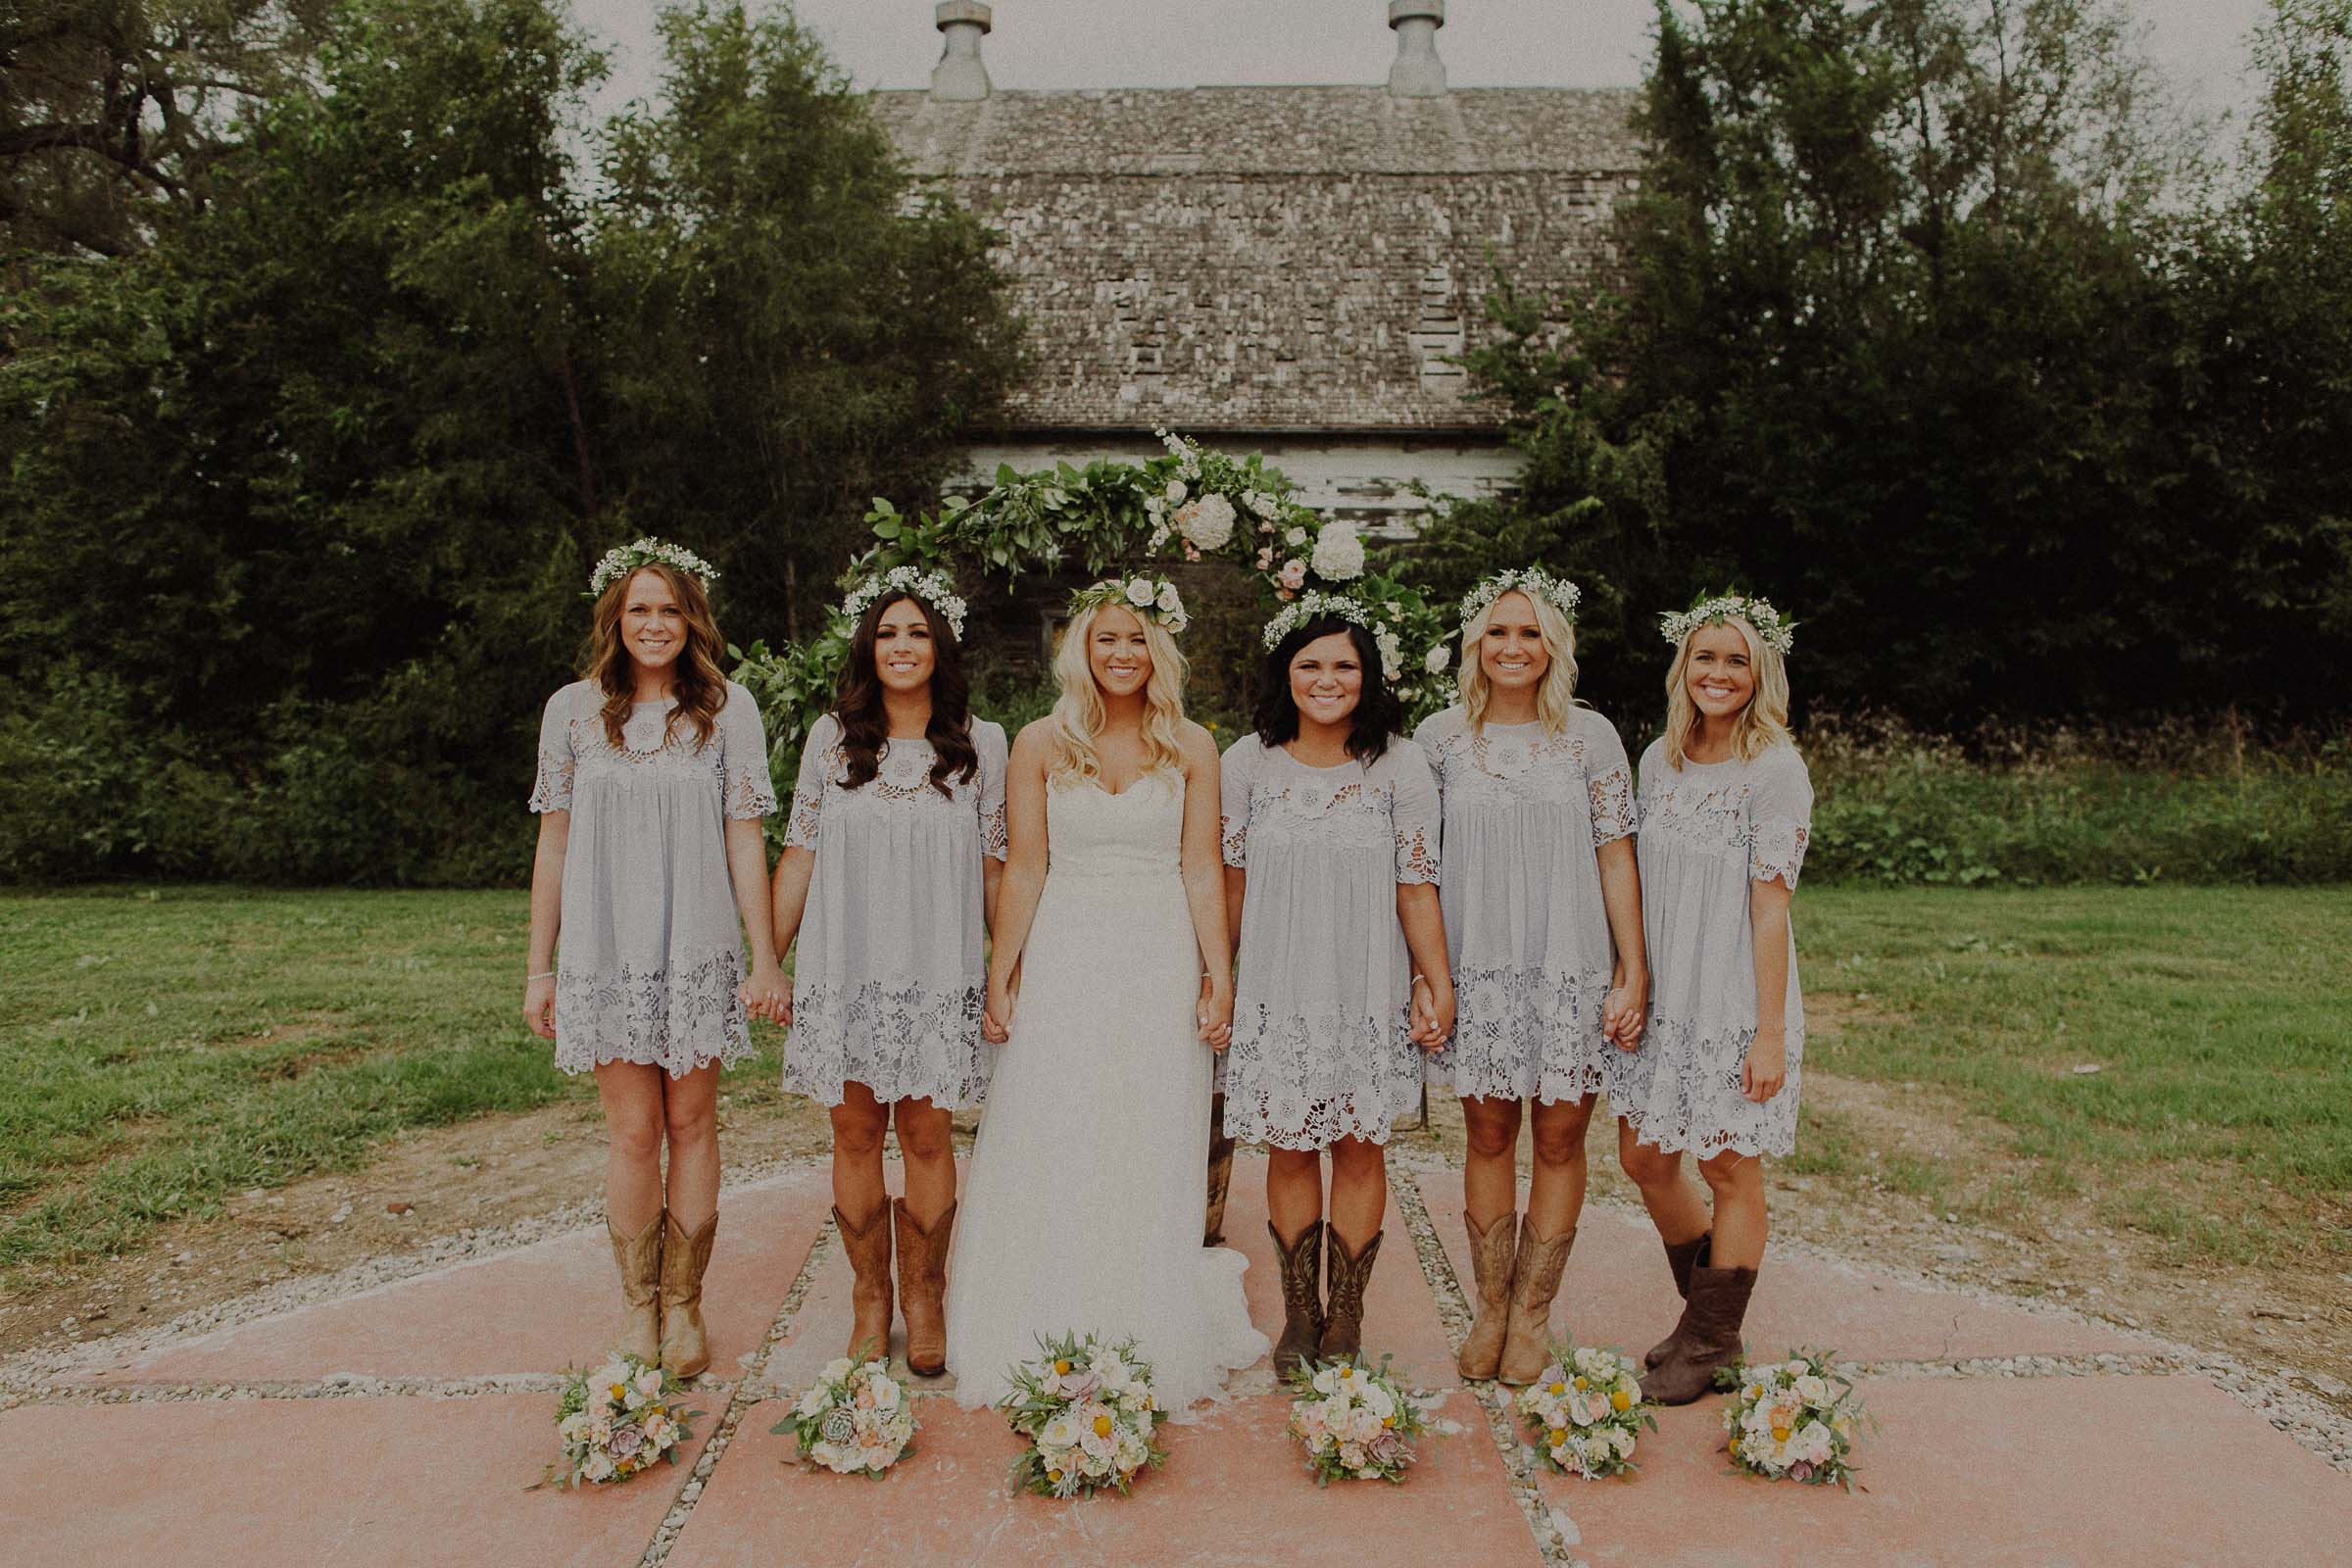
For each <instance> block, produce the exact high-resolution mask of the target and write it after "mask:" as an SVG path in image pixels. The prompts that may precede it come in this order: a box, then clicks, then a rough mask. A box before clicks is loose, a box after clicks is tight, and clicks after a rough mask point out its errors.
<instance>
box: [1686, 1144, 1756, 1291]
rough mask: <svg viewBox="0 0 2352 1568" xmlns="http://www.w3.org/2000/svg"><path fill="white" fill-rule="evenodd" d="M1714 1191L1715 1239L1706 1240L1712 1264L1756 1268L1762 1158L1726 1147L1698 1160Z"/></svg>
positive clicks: (1708, 1183) (1699, 1166)
mask: <svg viewBox="0 0 2352 1568" xmlns="http://www.w3.org/2000/svg"><path fill="white" fill-rule="evenodd" d="M1698 1173H1699V1174H1700V1175H1701V1176H1704V1177H1705V1178H1706V1179H1707V1186H1708V1188H1709V1189H1710V1190H1711V1191H1712V1192H1713V1193H1714V1194H1715V1240H1714V1241H1712V1242H1710V1243H1708V1244H1707V1250H1708V1251H1709V1253H1710V1254H1711V1257H1710V1262H1711V1263H1712V1265H1713V1266H1714V1267H1716V1268H1757V1267H1760V1266H1762V1264H1763V1262H1764V1238H1765V1234H1766V1231H1767V1230H1768V1229H1769V1227H1768V1225H1767V1223H1766V1220H1765V1215H1764V1161H1763V1160H1761V1159H1760V1158H1758V1157H1757V1156H1755V1155H1754V1154H1741V1153H1738V1152H1733V1151H1731V1150H1726V1151H1724V1152H1722V1153H1720V1154H1717V1155H1716V1156H1715V1157H1714V1158H1713V1159H1702V1160H1700V1161H1699V1162H1698Z"/></svg>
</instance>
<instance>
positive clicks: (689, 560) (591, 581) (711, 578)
mask: <svg viewBox="0 0 2352 1568" xmlns="http://www.w3.org/2000/svg"><path fill="white" fill-rule="evenodd" d="M639 566H675V567H676V568H677V569H678V570H680V571H683V572H690V573H692V574H693V575H694V576H696V577H698V578H700V579H701V580H702V584H703V588H704V590H705V591H706V592H708V591H709V589H710V587H711V584H712V583H714V582H716V581H718V568H717V567H716V566H713V565H711V563H709V562H708V561H705V560H704V559H703V558H702V557H700V556H698V555H696V554H695V553H694V552H693V551H691V550H689V549H687V548H686V547H685V546H683V545H673V544H671V543H669V542H668V541H667V540H665V539H657V538H655V537H653V536H652V535H651V534H648V535H647V536H646V537H644V538H643V539H640V540H638V541H637V542H636V543H635V544H628V545H615V546H614V547H613V548H612V549H611V550H608V551H606V552H605V555H604V559H603V560H601V561H599V562H598V563H597V564H596V569H595V570H594V571H592V572H590V573H589V574H588V597H589V598H591V599H594V598H595V597H596V596H597V595H599V594H601V593H603V592H604V591H605V590H606V589H607V588H609V587H611V586H612V585H613V583H615V582H618V581H619V580H620V579H622V578H623V577H626V576H627V575H628V574H629V573H630V572H632V571H635V570H636V569H637V568H638V567H639Z"/></svg>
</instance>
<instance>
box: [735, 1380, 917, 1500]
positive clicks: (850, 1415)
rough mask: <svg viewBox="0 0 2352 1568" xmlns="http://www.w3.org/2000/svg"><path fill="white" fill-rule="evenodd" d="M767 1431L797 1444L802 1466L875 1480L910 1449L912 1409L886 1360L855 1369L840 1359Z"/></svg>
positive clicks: (904, 1386)
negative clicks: (805, 1464) (799, 1449)
mask: <svg viewBox="0 0 2352 1568" xmlns="http://www.w3.org/2000/svg"><path fill="white" fill-rule="evenodd" d="M768 1431H769V1432H771V1433H773V1434H774V1435H776V1436H777V1437H782V1436H783V1435H784V1434H786V1433H788V1432H789V1433H791V1434H792V1435H793V1437H794V1438H796V1439H797V1440H799V1443H800V1448H801V1451H800V1456H801V1459H802V1460H803V1461H804V1462H805V1463H809V1464H818V1465H823V1466H824V1467H825V1468H826V1469H828V1470H830V1471H832V1472H833V1473H834V1474H835V1475H837V1476H854V1475H868V1476H872V1477H873V1478H874V1479H875V1480H877V1481H879V1480H881V1479H882V1472H884V1471H885V1470H888V1469H889V1468H890V1467H891V1466H892V1465H894V1464H897V1463H898V1462H899V1461H900V1460H901V1459H904V1458H905V1457H907V1450H908V1449H909V1448H911V1447H913V1446H914V1432H915V1420H914V1406H913V1404H912V1402H911V1401H910V1400H909V1399H908V1398H907V1385H906V1384H904V1383H901V1382H900V1381H899V1380H898V1379H897V1378H895V1377H893V1376H892V1375H891V1371H890V1363H889V1362H888V1361H886V1360H881V1359H876V1360H872V1361H867V1362H865V1363H864V1364H863V1365H859V1364H858V1363H857V1362H855V1361H852V1360H850V1359H849V1358H848V1357H846V1356H844V1357H840V1358H837V1359H835V1360H832V1361H829V1362H827V1363H826V1364H825V1369H824V1371H823V1372H821V1373H819V1374H818V1375H817V1379H816V1381H815V1382H814V1383H811V1384H810V1385H809V1392H808V1393H806V1394H804V1395H802V1396H801V1397H800V1402H799V1403H797V1404H795V1405H794V1406H793V1407H792V1414H790V1415H788V1416H786V1417H785V1418H784V1419H783V1420H782V1421H779V1422H778V1423H776V1424H775V1425H774V1426H772V1427H770V1428H768Z"/></svg>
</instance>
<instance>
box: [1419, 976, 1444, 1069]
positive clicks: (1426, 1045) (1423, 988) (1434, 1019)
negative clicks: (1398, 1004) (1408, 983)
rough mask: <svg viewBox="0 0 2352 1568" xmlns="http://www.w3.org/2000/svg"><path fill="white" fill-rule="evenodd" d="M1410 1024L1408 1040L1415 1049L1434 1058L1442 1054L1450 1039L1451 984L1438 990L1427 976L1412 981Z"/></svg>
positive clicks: (1434, 982) (1435, 983)
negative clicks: (1435, 1055) (1433, 1055)
mask: <svg viewBox="0 0 2352 1568" xmlns="http://www.w3.org/2000/svg"><path fill="white" fill-rule="evenodd" d="M1409 1021H1410V1025H1411V1027H1410V1032H1409V1038H1410V1039H1411V1040H1412V1042H1413V1044H1414V1045H1416V1046H1419V1047H1420V1048H1421V1049H1422V1050H1423V1051H1425V1052H1430V1053H1433V1054H1434V1053H1436V1052H1440V1051H1443V1050H1445V1049H1446V1041H1447V1040H1450V1039H1451V1038H1452V1037H1453V983H1452V981H1450V980H1448V981H1447V982H1446V984H1445V986H1444V987H1443V988H1441V987H1440V986H1439V984H1438V982H1437V981H1435V980H1433V979H1431V978H1430V977H1429V976H1428V975H1423V976H1421V977H1420V978H1419V979H1417V980H1415V981H1414V982H1413V1007H1412V1012H1411V1013H1410V1014H1409Z"/></svg>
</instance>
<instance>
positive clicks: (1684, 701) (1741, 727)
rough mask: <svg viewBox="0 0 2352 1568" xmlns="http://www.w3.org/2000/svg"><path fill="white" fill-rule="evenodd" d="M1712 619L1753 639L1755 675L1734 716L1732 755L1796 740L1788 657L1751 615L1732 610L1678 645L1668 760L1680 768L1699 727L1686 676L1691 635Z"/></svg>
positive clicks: (1747, 755)
mask: <svg viewBox="0 0 2352 1568" xmlns="http://www.w3.org/2000/svg"><path fill="white" fill-rule="evenodd" d="M1708 625H1722V626H1729V627H1731V628H1732V629H1733V630H1735V631H1737V632H1739V633H1740V641H1742V642H1744V643H1746V644H1747V667H1748V668H1749V670H1751V671H1752V672H1753V673H1754V675H1755V682H1756V684H1755V689H1754V690H1752V691H1751V692H1749V693H1748V698H1747V706H1746V707H1745V708H1742V709H1741V710H1740V713H1739V716H1738V717H1736V718H1734V719H1733V720H1732V755H1733V756H1734V757H1736V758H1738V759H1739V760H1740V761H1742V762H1752V761H1754V760H1756V759H1757V758H1759V757H1761V756H1763V755H1764V754H1765V753H1766V752H1768V751H1770V750H1771V749H1772V748H1773V747H1775V746H1793V745H1795V744H1796V738H1795V737H1794V736H1793V735H1790V734H1789V665H1788V663H1787V662H1786V661H1784V660H1783V659H1782V658H1781V656H1780V654H1779V652H1778V651H1777V650H1775V649H1774V648H1773V647H1771V645H1769V644H1768V643H1766V642H1765V641H1764V639H1763V638H1761V637H1758V636H1757V635H1756V628H1755V627H1754V626H1753V625H1751V624H1749V622H1748V619H1747V617H1746V616H1745V615H1726V616H1725V617H1724V618H1723V619H1722V620H1720V621H1712V622H1706V623H1702V624H1700V625H1696V626H1693V627H1691V629H1690V630H1689V631H1688V632H1685V633H1684V634H1683V641H1682V646H1681V647H1679V648H1677V649H1676V650H1675V651H1674V667H1673V668H1672V669H1669V670H1668V671H1667V672H1666V765H1667V766H1669V767H1671V768H1673V769H1675V770H1676V771H1677V772H1680V771H1681V770H1682V766H1683V763H1684V761H1685V760H1687V759H1688V755H1689V754H1688V750H1687V749H1688V747H1689V744H1690V740H1691V732H1692V731H1693V730H1695V729H1697V728H1698V705H1697V704H1696V703H1693V702H1692V701H1691V688H1690V685H1689V684H1688V682H1687V681H1686V680H1685V679H1684V677H1685V675H1686V674H1687V673H1688V671H1689V668H1690V664H1691V639H1692V638H1694V637H1696V636H1697V635H1698V634H1699V633H1700V632H1702V631H1705V630H1706V629H1707V626H1708Z"/></svg>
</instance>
